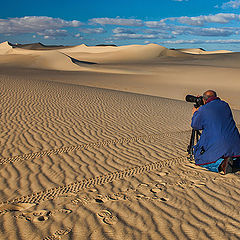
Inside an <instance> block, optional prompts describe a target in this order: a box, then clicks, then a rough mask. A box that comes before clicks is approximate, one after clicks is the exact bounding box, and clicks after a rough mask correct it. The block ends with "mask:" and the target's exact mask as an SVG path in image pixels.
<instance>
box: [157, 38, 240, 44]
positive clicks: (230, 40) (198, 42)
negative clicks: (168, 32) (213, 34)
mask: <svg viewBox="0 0 240 240" xmlns="http://www.w3.org/2000/svg"><path fill="white" fill-rule="evenodd" d="M161 43H163V44H184V43H190V44H202V43H209V44H215V43H216V44H217V43H220V44H236V43H237V44H240V39H216V40H212V39H210V40H198V39H193V40H174V41H172V40H167V41H163V42H161Z"/></svg>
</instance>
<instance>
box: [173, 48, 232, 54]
mask: <svg viewBox="0 0 240 240" xmlns="http://www.w3.org/2000/svg"><path fill="white" fill-rule="evenodd" d="M176 50H177V51H179V52H183V53H190V54H219V53H231V52H232V51H227V50H218V51H205V50H204V49H202V48H186V49H176Z"/></svg>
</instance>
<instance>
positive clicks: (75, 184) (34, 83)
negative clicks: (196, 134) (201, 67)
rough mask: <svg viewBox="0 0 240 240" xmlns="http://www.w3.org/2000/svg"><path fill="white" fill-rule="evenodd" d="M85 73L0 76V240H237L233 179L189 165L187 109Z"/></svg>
mask: <svg viewBox="0 0 240 240" xmlns="http://www.w3.org/2000/svg"><path fill="white" fill-rule="evenodd" d="M9 69H11V71H10V70H9ZM84 74H85V75H84ZM91 74H93V73H80V74H79V73H77V74H76V73H75V72H68V73H66V72H60V71H44V70H39V69H38V70H37V69H35V70H34V69H28V70H26V69H25V70H22V69H20V68H18V69H17V68H11V67H9V66H8V68H0V89H1V92H0V101H1V109H0V111H1V125H0V141H1V142H0V202H1V205H0V239H28V240H29V239H45V240H50V239H76V240H78V239H86V240H87V239H93V240H95V239H99V240H100V239H119V240H120V239H121V240H122V239H144V240H145V239H236V240H237V239H239V238H240V231H239V221H240V214H239V211H240V207H239V197H240V190H239V186H240V175H239V173H235V174H229V175H226V176H224V175H222V174H217V173H211V172H208V171H206V170H203V169H201V168H200V167H197V166H195V165H194V163H192V162H190V161H189V160H188V158H187V155H186V147H187V145H188V143H189V138H190V135H191V128H190V126H189V123H190V119H191V108H192V105H191V104H189V103H186V102H184V101H179V100H174V99H169V98H163V97H159V96H150V95H144V94H137V93H133V92H130V90H131V89H130V90H129V89H128V91H129V92H124V91H119V90H124V89H123V85H122V86H121V84H120V83H119V85H117V87H115V89H117V90H110V89H103V88H100V86H99V85H97V78H98V77H99V78H101V79H103V76H107V75H101V74H100V73H99V75H91ZM83 76H88V77H89V81H90V80H91V78H90V77H91V76H95V78H94V79H93V81H95V82H94V83H93V82H92V85H94V84H96V85H95V87H93V86H92V87H90V86H86V85H85V86H84V84H83V81H82V78H83ZM124 76H125V75H124ZM127 76H128V77H129V79H131V76H130V75H127ZM108 77H110V75H108ZM112 77H113V78H114V76H112ZM115 77H116V78H117V77H121V78H122V79H123V76H122V75H116V76H115ZM102 81H103V80H102ZM105 83H106V85H107V84H108V81H107V79H105ZM129 85H130V86H131V84H129ZM145 85H146V89H147V90H146V92H145V93H147V94H149V93H148V91H150V88H148V84H147V83H145ZM118 87H119V88H120V87H122V89H118ZM125 87H128V85H127V84H125ZM112 88H113V89H114V86H112ZM198 89H200V88H198ZM144 90H145V89H142V90H141V91H142V93H144ZM173 91H174V92H177V91H178V89H177V88H175V89H174V90H173ZM169 94H170V93H169ZM234 116H235V119H236V122H237V124H240V112H239V111H238V110H234Z"/></svg>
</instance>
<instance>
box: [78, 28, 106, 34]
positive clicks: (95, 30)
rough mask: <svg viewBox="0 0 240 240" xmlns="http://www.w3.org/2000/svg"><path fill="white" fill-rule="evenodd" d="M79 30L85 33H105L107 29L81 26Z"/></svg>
mask: <svg viewBox="0 0 240 240" xmlns="http://www.w3.org/2000/svg"><path fill="white" fill-rule="evenodd" d="M79 32H83V33H90V34H91V33H105V32H106V30H105V29H103V28H80V29H79Z"/></svg>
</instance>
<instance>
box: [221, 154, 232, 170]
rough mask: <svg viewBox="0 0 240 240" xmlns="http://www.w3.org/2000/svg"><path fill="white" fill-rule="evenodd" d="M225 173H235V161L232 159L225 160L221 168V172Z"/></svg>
mask: <svg viewBox="0 0 240 240" xmlns="http://www.w3.org/2000/svg"><path fill="white" fill-rule="evenodd" d="M221 171H223V172H224V174H228V173H232V172H233V159H232V158H231V157H227V158H225V159H224V160H223V161H222V163H221V165H220V166H219V172H221Z"/></svg>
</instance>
